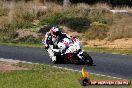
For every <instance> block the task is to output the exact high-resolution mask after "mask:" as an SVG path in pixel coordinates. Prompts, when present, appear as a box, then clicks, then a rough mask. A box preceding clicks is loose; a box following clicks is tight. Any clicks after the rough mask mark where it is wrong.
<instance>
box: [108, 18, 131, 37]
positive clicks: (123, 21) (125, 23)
mask: <svg viewBox="0 0 132 88" xmlns="http://www.w3.org/2000/svg"><path fill="white" fill-rule="evenodd" d="M108 37H109V39H110V40H115V39H120V38H130V37H132V17H130V16H123V17H122V18H120V19H119V20H116V21H115V22H114V24H113V25H112V26H111V27H110V31H109V35H108Z"/></svg>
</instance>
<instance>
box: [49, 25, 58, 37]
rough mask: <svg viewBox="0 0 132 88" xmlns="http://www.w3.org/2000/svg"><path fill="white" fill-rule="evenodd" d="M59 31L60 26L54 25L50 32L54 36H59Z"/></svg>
mask: <svg viewBox="0 0 132 88" xmlns="http://www.w3.org/2000/svg"><path fill="white" fill-rule="evenodd" d="M58 31H59V28H57V27H52V28H51V29H50V33H51V35H52V36H53V37H57V32H58Z"/></svg>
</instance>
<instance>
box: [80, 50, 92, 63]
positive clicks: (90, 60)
mask: <svg viewBox="0 0 132 88" xmlns="http://www.w3.org/2000/svg"><path fill="white" fill-rule="evenodd" d="M82 55H83V59H84V61H85V63H86V64H88V65H93V59H92V57H91V56H90V55H89V54H88V53H87V52H83V54H82Z"/></svg>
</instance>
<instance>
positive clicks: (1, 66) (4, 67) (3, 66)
mask: <svg viewBox="0 0 132 88" xmlns="http://www.w3.org/2000/svg"><path fill="white" fill-rule="evenodd" d="M16 64H17V63H16V62H5V61H0V71H13V70H29V68H25V67H19V66H17V65H16Z"/></svg>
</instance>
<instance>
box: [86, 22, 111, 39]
mask: <svg viewBox="0 0 132 88" xmlns="http://www.w3.org/2000/svg"><path fill="white" fill-rule="evenodd" d="M108 31H109V28H108V26H107V25H104V24H100V23H93V24H92V25H91V26H90V28H89V29H88V30H87V32H86V33H85V38H86V39H104V38H106V37H107V34H108Z"/></svg>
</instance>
